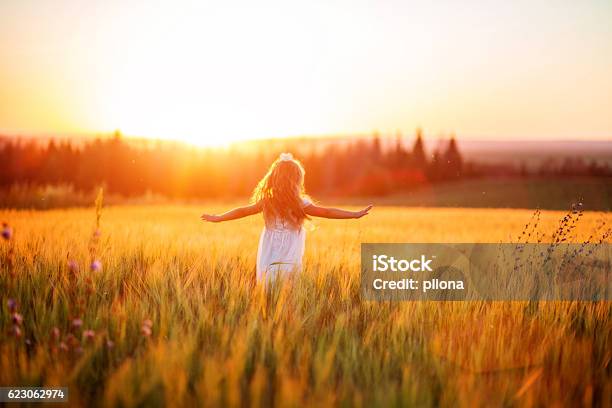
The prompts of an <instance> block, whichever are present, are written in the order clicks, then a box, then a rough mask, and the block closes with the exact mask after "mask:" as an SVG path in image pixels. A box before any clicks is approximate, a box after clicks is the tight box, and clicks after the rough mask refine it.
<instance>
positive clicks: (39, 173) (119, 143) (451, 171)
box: [0, 130, 612, 198]
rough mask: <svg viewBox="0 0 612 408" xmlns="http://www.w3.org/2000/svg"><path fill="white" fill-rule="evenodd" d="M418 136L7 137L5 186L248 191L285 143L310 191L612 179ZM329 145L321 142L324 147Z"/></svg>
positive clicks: (209, 193) (0, 159) (200, 194)
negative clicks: (227, 140) (191, 140)
mask: <svg viewBox="0 0 612 408" xmlns="http://www.w3.org/2000/svg"><path fill="white" fill-rule="evenodd" d="M411 139H412V140H407V139H406V138H403V137H397V138H396V139H392V140H387V139H385V140H381V137H379V136H378V135H373V136H372V137H369V138H355V139H354V140H350V139H347V140H346V141H345V142H344V143H335V142H333V143H325V144H320V145H319V147H318V148H315V147H316V146H317V142H313V143H310V144H304V143H303V142H302V141H300V140H293V139H284V140H282V141H280V142H275V143H272V142H271V143H265V142H261V143H255V142H252V143H249V144H248V146H249V147H248V148H244V147H243V148H239V147H238V145H236V146H234V147H231V146H230V147H227V148H212V147H210V148H201V147H194V146H189V145H185V144H180V143H172V142H152V143H150V144H146V145H144V146H140V145H136V144H134V143H132V142H131V141H130V139H127V138H124V137H123V136H122V135H121V134H120V133H118V132H117V133H116V134H115V135H114V136H113V137H111V138H98V139H94V140H91V141H88V142H85V143H80V144H76V143H73V142H70V141H67V140H63V141H57V140H50V141H49V142H47V143H44V144H41V143H40V142H37V141H34V140H24V139H16V138H3V139H2V138H0V163H2V165H1V166H2V171H1V172H0V188H3V189H6V188H9V187H11V186H29V187H31V186H47V185H69V186H71V188H74V189H75V190H76V191H91V190H92V189H94V188H96V187H99V186H104V187H105V189H106V190H107V191H108V192H110V193H114V194H119V195H122V196H126V197H131V196H140V195H144V194H147V193H149V194H159V195H163V196H166V197H171V198H211V197H233V196H245V195H248V194H250V192H251V191H252V189H253V188H254V187H255V185H256V183H257V182H258V181H259V179H260V178H261V177H262V176H263V175H264V174H265V172H266V170H267V169H268V167H269V165H270V164H271V163H272V162H273V161H274V160H275V159H276V157H277V156H278V154H279V153H280V152H283V151H289V152H292V153H294V156H295V157H296V158H297V159H299V160H300V161H301V162H302V163H303V164H304V167H305V168H306V188H307V190H308V191H309V192H312V193H313V194H317V195H319V194H320V195H327V196H373V195H385V194H389V193H394V192H399V191H407V190H411V189H415V188H418V187H420V186H423V185H426V184H434V183H442V182H452V181H454V180H460V179H466V178H476V177H486V176H513V177H529V176H534V175H539V176H589V177H593V176H595V177H610V176H612V169H611V168H610V166H609V165H606V164H598V163H595V162H592V163H584V162H583V161H582V160H581V159H580V158H576V159H572V160H565V161H564V162H562V163H554V162H544V163H543V164H542V166H540V168H538V169H536V170H529V171H528V170H527V169H526V168H524V167H521V166H510V165H504V164H499V165H491V164H488V165H484V164H479V163H478V162H477V161H474V162H466V161H465V160H464V159H463V158H462V155H461V153H460V149H459V146H458V144H457V141H456V139H455V138H454V137H451V138H449V139H448V140H447V142H446V143H445V145H444V146H441V147H440V146H439V147H438V148H436V149H435V150H433V151H430V152H429V153H428V152H427V149H426V146H425V141H424V138H423V135H422V133H421V131H420V130H417V132H416V135H415V136H414V138H411ZM321 146H323V147H321Z"/></svg>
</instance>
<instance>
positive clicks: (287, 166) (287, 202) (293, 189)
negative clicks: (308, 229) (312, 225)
mask: <svg viewBox="0 0 612 408" xmlns="http://www.w3.org/2000/svg"><path fill="white" fill-rule="evenodd" d="M305 174H306V172H305V171H304V167H303V166H302V164H301V163H300V162H299V161H298V160H296V159H294V158H291V159H289V160H287V159H285V160H281V159H280V158H279V159H276V161H275V162H274V163H272V165H271V166H270V169H269V170H268V172H267V173H266V175H265V176H264V178H262V179H261V181H260V182H259V184H258V185H257V187H256V188H255V190H254V191H253V196H252V198H251V201H252V202H254V203H259V202H261V204H262V206H263V215H264V220H265V222H266V225H268V226H273V225H274V223H275V221H276V220H277V219H280V220H282V221H285V222H286V223H287V224H289V225H290V226H291V227H292V228H293V229H297V230H299V229H300V228H301V227H302V225H303V223H304V220H305V219H308V216H307V215H306V213H305V212H304V206H303V203H302V197H304V196H305V192H304V175H305Z"/></svg>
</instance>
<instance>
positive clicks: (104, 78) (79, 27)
mask: <svg viewBox="0 0 612 408" xmlns="http://www.w3.org/2000/svg"><path fill="white" fill-rule="evenodd" d="M610 21H612V2H610V1H604V0H600V1H566V0H554V1H541V0H533V1H522V0H516V1H499V0H483V1H470V0H466V1H461V2H459V1H454V0H449V1H431V2H426V1H414V2H413V1H389V0H378V1H363V0H352V1H335V0H311V1H302V2H295V1H289V0H284V1H269V0H261V1H257V2H255V1H250V0H242V1H232V0H228V1H212V2H211V1H176V0H175V1H165V2H161V1H158V2H155V1H138V0H130V1H116V0H89V1H84V0H2V1H1V2H0V61H2V63H0V131H2V132H4V133H9V134H17V133H30V134H58V135H60V134H82V133H102V132H111V131H113V130H115V129H119V130H121V131H122V132H123V133H124V134H126V135H132V136H144V137H161V138H176V139H180V140H186V141H189V142H193V143H198V144H213V143H220V142H225V141H229V140H235V139H243V138H266V137H284V136H298V135H343V134H367V133H370V132H374V131H378V132H380V133H383V134H385V133H389V134H395V133H396V132H403V133H408V134H413V133H414V129H415V128H416V127H421V128H423V129H424V131H425V133H426V134H431V135H444V134H449V133H451V132H452V133H455V134H457V136H458V137H460V138H476V139H504V140H513V139H534V140H545V139H573V140H583V139H585V140H586V139H589V140H594V139H597V140H612V74H611V73H612V24H610Z"/></svg>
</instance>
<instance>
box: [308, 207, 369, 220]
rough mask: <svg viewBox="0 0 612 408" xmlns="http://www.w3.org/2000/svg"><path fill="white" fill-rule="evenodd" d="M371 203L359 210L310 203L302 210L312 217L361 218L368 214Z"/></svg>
mask: <svg viewBox="0 0 612 408" xmlns="http://www.w3.org/2000/svg"><path fill="white" fill-rule="evenodd" d="M370 209H372V205H371V204H370V205H368V206H367V207H366V208H364V209H363V210H359V211H348V210H341V209H339V208H329V207H319V206H318V205H314V204H311V205H309V206H307V207H305V208H304V212H305V213H306V214H308V215H310V216H313V217H321V218H334V219H338V220H342V219H347V218H361V217H363V216H364V215H368V213H369V211H370Z"/></svg>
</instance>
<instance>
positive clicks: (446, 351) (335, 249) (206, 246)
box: [0, 206, 612, 406]
mask: <svg viewBox="0 0 612 408" xmlns="http://www.w3.org/2000/svg"><path fill="white" fill-rule="evenodd" d="M207 210H210V211H215V210H219V208H207ZM202 211H203V209H202V208H198V207H193V206H164V207H110V208H105V209H104V212H103V216H102V221H101V232H102V234H101V236H100V238H99V242H98V243H97V244H96V247H95V248H94V251H95V252H96V257H97V258H99V259H100V261H101V263H102V270H101V271H99V272H92V271H90V270H89V265H90V245H91V244H90V237H91V235H92V231H93V230H94V211H93V210H92V209H71V210H54V211H48V212H36V211H0V220H6V221H8V222H9V223H10V224H11V226H12V227H13V229H14V232H15V233H14V237H13V239H12V240H11V241H2V242H1V244H2V245H1V246H0V259H1V260H2V261H3V263H2V266H1V269H0V272H1V277H0V288H2V291H1V293H2V301H3V304H2V306H1V309H0V324H1V325H2V334H1V335H0V336H1V337H0V339H1V340H0V385H2V386H6V385H49V386H50V385H63V386H68V387H70V399H71V402H72V403H73V404H78V405H107V406H111V405H117V404H121V405H124V406H135V405H144V404H146V405H164V404H165V405H172V406H186V405H187V404H190V405H191V404H199V405H213V406H214V405H232V406H235V405H240V404H244V403H247V404H252V405H263V406H269V405H276V406H296V405H304V404H305V405H311V406H320V405H323V404H325V405H327V404H336V405H357V406H371V405H378V406H387V405H390V404H392V405H419V406H437V405H444V406H454V405H463V406H499V405H518V406H533V405H536V406H542V405H555V404H558V405H591V404H592V403H597V404H599V405H605V404H606V403H609V401H612V374H611V372H612V323H611V322H610V317H611V314H612V307H611V304H610V303H609V302H600V303H588V302H542V303H540V304H537V303H528V302H448V303H444V302H395V303H386V302H381V303H378V302H365V301H362V300H361V299H360V295H359V276H358V273H359V259H360V257H359V244H360V243H361V242H500V241H503V242H513V241H516V238H517V237H518V235H519V234H520V232H521V231H522V229H523V227H524V226H525V223H526V222H527V221H528V220H529V218H530V217H531V211H528V210H496V209H490V210H484V209H474V210H471V209H418V208H412V209H406V208H392V207H388V208H375V209H374V210H373V212H372V214H371V215H370V216H368V217H365V218H364V219H361V220H357V221H331V220H316V221H315V222H314V223H313V224H312V225H310V226H308V227H307V228H309V229H310V231H309V232H308V238H307V244H306V256H305V264H304V272H303V274H302V276H301V278H300V279H298V280H297V281H296V282H295V284H294V285H293V286H284V287H282V288H280V289H279V290H278V291H276V292H274V293H271V294H266V293H264V291H263V290H262V289H261V288H260V287H259V286H256V285H254V283H253V282H254V273H255V259H256V250H257V240H258V238H259V234H260V231H261V225H262V221H261V219H260V218H259V217H253V218H251V219H245V220H239V221H234V222H229V223H223V224H205V223H202V222H201V221H199V214H200V213H201V212H202ZM563 215H564V214H563V213H561V212H544V213H543V214H542V221H541V223H540V231H546V232H547V233H548V234H549V235H550V233H552V232H553V231H554V230H555V229H556V228H557V226H558V222H559V219H560V218H561V217H562V216H563ZM601 219H604V220H606V221H607V222H608V224H610V221H612V216H611V215H610V214H609V213H607V214H595V213H586V214H585V215H584V217H582V220H581V221H580V225H579V227H578V229H577V232H576V235H575V236H574V237H573V238H572V240H573V241H574V242H581V241H583V240H586V239H587V238H588V237H589V235H590V234H591V233H592V230H593V229H594V228H595V227H596V226H597V225H598V222H599V221H600V220H601ZM11 257H12V258H11ZM9 258H11V259H12V263H13V265H12V266H11V262H10V261H11V259H9ZM69 260H75V261H76V262H77V263H78V264H79V266H80V270H79V271H78V272H75V273H73V272H71V271H70V268H69V266H68V261H69ZM9 298H14V299H16V300H17V301H18V303H19V306H18V313H20V314H21V315H23V319H24V320H23V324H22V329H23V330H22V331H23V333H22V337H20V338H16V337H15V336H14V334H12V333H11V327H12V323H11V314H10V312H9V309H8V307H7V300H8V299H9ZM75 318H80V319H82V321H83V325H82V327H74V326H73V325H72V321H73V319H75ZM146 319H150V320H151V321H152V323H153V324H152V334H151V336H147V335H146V333H145V332H144V331H145V328H143V327H142V326H143V321H145V320H146ZM54 327H57V328H59V332H60V338H59V339H56V338H54V337H53V328H54ZM87 329H92V330H94V331H95V336H94V337H93V339H91V340H87V339H85V338H83V331H84V330H87ZM71 335H72V336H71ZM109 341H111V342H112V347H111V343H109Z"/></svg>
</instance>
